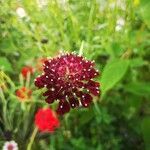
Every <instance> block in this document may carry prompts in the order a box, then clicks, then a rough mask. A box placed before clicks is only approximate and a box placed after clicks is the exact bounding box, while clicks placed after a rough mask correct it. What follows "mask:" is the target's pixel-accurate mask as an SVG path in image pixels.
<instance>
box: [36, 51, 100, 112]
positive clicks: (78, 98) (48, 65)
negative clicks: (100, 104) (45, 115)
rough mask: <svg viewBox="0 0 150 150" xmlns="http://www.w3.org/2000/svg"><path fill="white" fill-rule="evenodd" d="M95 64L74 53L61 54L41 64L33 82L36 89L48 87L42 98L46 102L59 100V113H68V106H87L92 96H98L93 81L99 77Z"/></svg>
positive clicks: (97, 84)
mask: <svg viewBox="0 0 150 150" xmlns="http://www.w3.org/2000/svg"><path fill="white" fill-rule="evenodd" d="M94 65H95V63H94V62H93V61H92V62H91V61H88V60H86V59H84V58H83V57H82V56H78V55H75V54H64V55H61V56H59V57H56V58H53V59H49V60H46V61H45V62H44V73H43V74H42V75H41V76H38V77H37V78H36V79H35V85H36V86H37V87H38V88H43V87H45V88H47V91H46V92H45V93H44V94H43V96H47V98H46V102H47V103H53V102H54V100H59V105H58V108H57V113H58V114H64V113H66V112H69V110H70V107H72V108H75V107H78V106H79V105H82V106H83V107H88V106H89V105H90V104H91V102H92V99H93V98H92V95H94V96H98V95H99V94H100V91H99V83H98V82H95V81H94V80H92V79H93V78H95V77H96V76H98V74H99V73H98V70H95V69H94Z"/></svg>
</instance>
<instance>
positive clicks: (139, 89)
mask: <svg viewBox="0 0 150 150" xmlns="http://www.w3.org/2000/svg"><path fill="white" fill-rule="evenodd" d="M125 90H126V91H128V92H131V93H133V94H135V95H138V96H150V83H145V82H135V83H129V84H127V85H126V86H125Z"/></svg>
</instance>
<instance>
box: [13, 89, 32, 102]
mask: <svg viewBox="0 0 150 150" xmlns="http://www.w3.org/2000/svg"><path fill="white" fill-rule="evenodd" d="M31 94H32V91H31V90H30V89H27V88H26V87H22V88H20V89H18V90H17V91H16V95H17V96H18V98H19V100H21V101H22V100H24V99H29V98H30V97H31Z"/></svg>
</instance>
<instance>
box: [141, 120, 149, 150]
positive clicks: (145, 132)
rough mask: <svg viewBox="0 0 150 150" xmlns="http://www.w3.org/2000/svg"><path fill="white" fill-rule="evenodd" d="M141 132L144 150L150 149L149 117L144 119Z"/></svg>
mask: <svg viewBox="0 0 150 150" xmlns="http://www.w3.org/2000/svg"><path fill="white" fill-rule="evenodd" d="M141 130H142V134H143V139H144V143H145V147H146V150H149V148H150V117H145V118H144V119H143V120H142V123H141Z"/></svg>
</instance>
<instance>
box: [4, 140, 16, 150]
mask: <svg viewBox="0 0 150 150" xmlns="http://www.w3.org/2000/svg"><path fill="white" fill-rule="evenodd" d="M3 150H18V144H17V143H16V142H15V141H7V142H5V143H4V146H3Z"/></svg>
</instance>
